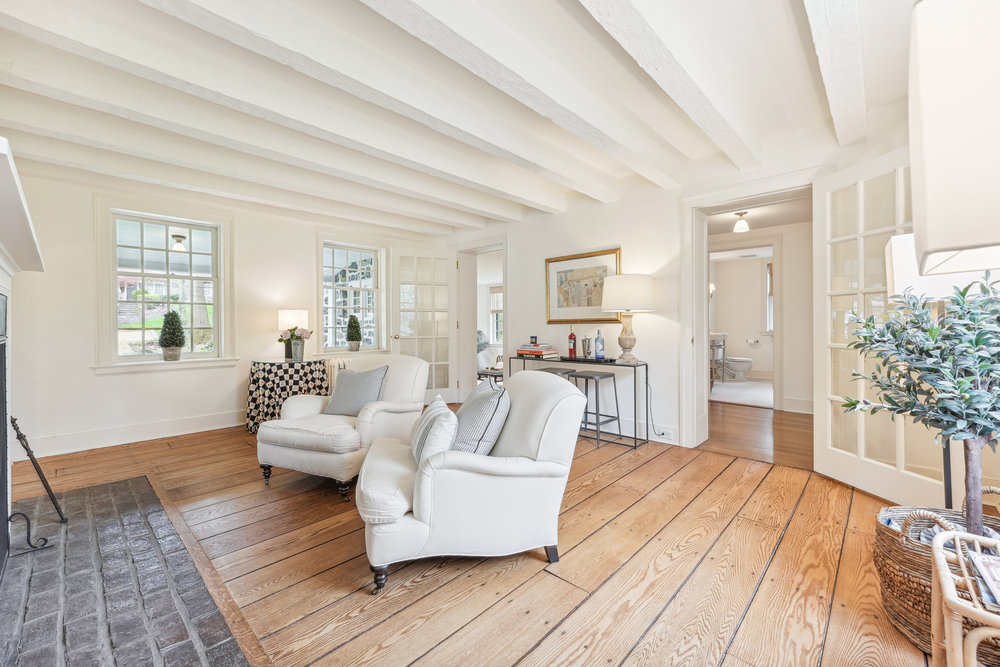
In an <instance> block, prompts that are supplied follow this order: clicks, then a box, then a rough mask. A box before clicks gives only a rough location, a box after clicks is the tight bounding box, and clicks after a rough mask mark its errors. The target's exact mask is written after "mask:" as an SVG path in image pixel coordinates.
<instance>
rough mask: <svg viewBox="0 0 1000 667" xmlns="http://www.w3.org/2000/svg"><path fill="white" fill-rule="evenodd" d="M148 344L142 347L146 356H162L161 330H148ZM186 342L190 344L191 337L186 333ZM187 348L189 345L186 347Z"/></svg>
mask: <svg viewBox="0 0 1000 667" xmlns="http://www.w3.org/2000/svg"><path fill="white" fill-rule="evenodd" d="M145 331H146V342H145V343H144V344H143V346H142V350H143V353H144V354H160V352H161V348H160V330H159V329H146V330H145ZM184 340H185V342H190V340H191V336H189V335H188V332H187V331H185V332H184ZM185 347H187V345H185Z"/></svg>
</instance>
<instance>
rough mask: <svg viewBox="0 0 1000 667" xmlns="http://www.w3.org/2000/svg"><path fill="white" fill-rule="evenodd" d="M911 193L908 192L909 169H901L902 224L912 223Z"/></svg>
mask: <svg viewBox="0 0 1000 667" xmlns="http://www.w3.org/2000/svg"><path fill="white" fill-rule="evenodd" d="M912 197H913V192H912V191H911V190H910V168H909V167H903V222H913V200H912Z"/></svg>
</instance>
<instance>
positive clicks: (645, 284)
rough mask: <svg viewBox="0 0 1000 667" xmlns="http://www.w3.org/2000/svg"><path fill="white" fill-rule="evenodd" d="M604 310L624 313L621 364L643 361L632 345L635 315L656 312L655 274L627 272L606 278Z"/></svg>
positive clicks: (602, 303)
mask: <svg viewBox="0 0 1000 667" xmlns="http://www.w3.org/2000/svg"><path fill="white" fill-rule="evenodd" d="M601 310H603V311H604V312H606V313H621V314H622V332H621V334H620V335H619V336H618V345H619V346H620V347H621V348H622V355H621V356H620V357H618V363H620V364H637V363H639V360H638V359H637V358H636V357H635V355H634V354H632V348H634V347H635V333H634V332H633V331H632V315H633V314H635V313H649V312H652V311H653V277H652V276H644V275H639V274H636V273H631V274H629V273H625V274H619V275H617V276H609V277H607V278H605V279H604V296H603V299H602V301H601Z"/></svg>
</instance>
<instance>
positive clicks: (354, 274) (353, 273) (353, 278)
mask: <svg viewBox="0 0 1000 667" xmlns="http://www.w3.org/2000/svg"><path fill="white" fill-rule="evenodd" d="M347 286H348V287H361V273H360V272H359V271H358V270H357V269H348V270H347Z"/></svg>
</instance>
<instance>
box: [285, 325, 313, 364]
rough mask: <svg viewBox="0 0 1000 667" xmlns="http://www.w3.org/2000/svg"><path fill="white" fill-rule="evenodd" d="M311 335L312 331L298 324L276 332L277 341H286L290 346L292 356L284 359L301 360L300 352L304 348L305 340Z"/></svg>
mask: <svg viewBox="0 0 1000 667" xmlns="http://www.w3.org/2000/svg"><path fill="white" fill-rule="evenodd" d="M311 336H312V331H310V330H309V329H305V328H303V327H299V326H293V327H292V328H290V329H285V330H284V331H282V332H281V333H280V334H278V342H279V343H286V344H288V345H289V346H290V347H291V348H292V358H291V359H287V358H286V359H285V361H302V356H303V355H302V352H303V351H304V349H305V341H307V340H309V338H310V337H311Z"/></svg>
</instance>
